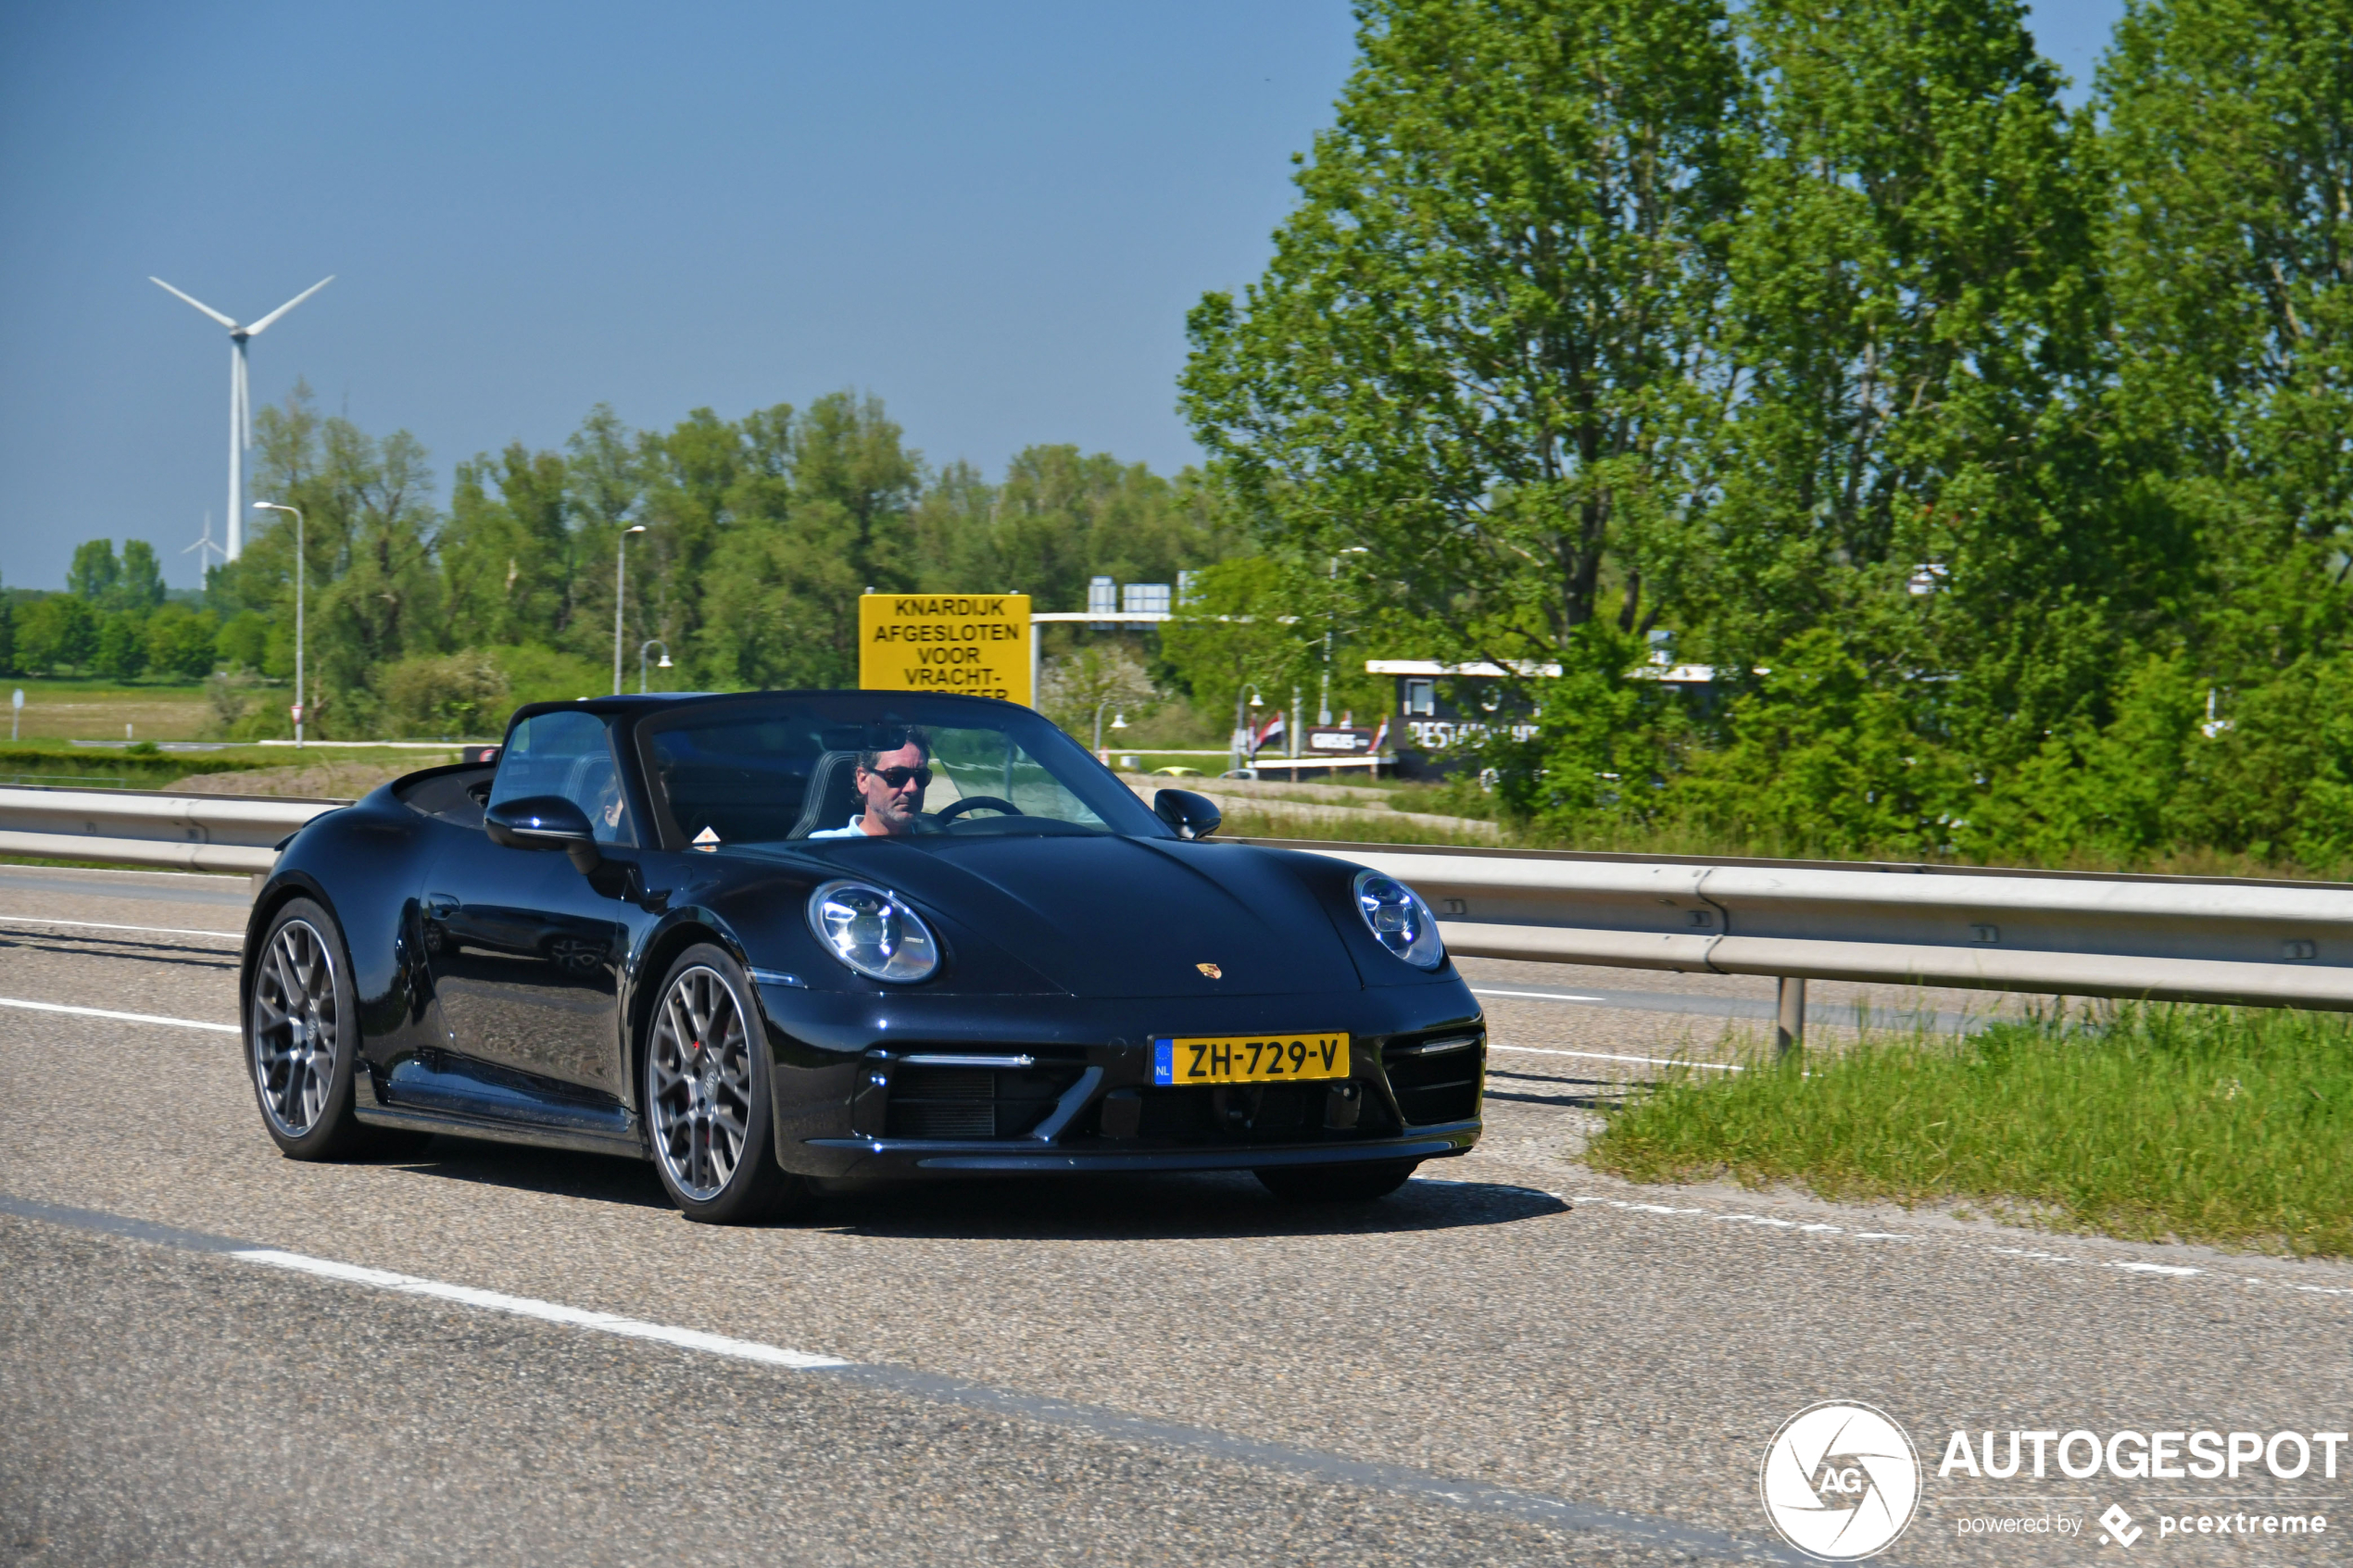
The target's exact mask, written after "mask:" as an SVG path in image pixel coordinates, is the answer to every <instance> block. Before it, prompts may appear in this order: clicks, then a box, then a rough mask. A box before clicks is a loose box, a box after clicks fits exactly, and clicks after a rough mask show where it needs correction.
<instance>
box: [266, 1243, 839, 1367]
mask: <svg viewBox="0 0 2353 1568" xmlns="http://www.w3.org/2000/svg"><path fill="white" fill-rule="evenodd" d="M229 1256H230V1257H232V1258H235V1259H238V1260H240V1261H244V1262H247V1263H260V1264H263V1265H264V1266H266V1267H269V1268H272V1269H288V1270H291V1271H293V1272H294V1273H303V1274H316V1275H318V1276H319V1277H320V1278H321V1279H339V1280H343V1281H345V1282H346V1283H347V1284H351V1285H365V1286H373V1287H374V1288H376V1289H378V1290H395V1291H398V1292H399V1293H400V1294H402V1295H404V1296H429V1297H432V1298H434V1299H435V1300H439V1301H455V1302H457V1303H458V1304H459V1306H463V1307H480V1308H483V1309H484V1310H485V1311H493V1312H506V1313H510V1314H511V1315H512V1316H515V1317H519V1318H537V1319H539V1320H540V1321H541V1322H542V1323H562V1324H565V1325H566V1326H567V1327H571V1328H586V1329H593V1330H595V1331H596V1332H597V1333H598V1334H617V1335H619V1336H622V1337H623V1338H624V1339H650V1340H652V1341H654V1342H655V1343H656V1344H661V1345H674V1346H676V1347H677V1348H680V1349H682V1350H700V1351H703V1352H704V1353H705V1354H707V1355H713V1356H731V1357H733V1358H734V1359H736V1361H760V1362H761V1363H763V1364H765V1365H768V1366H781V1367H792V1368H794V1369H796V1370H798V1371H803V1372H806V1371H810V1370H812V1369H814V1368H817V1367H837V1366H849V1365H850V1364H851V1363H850V1362H849V1361H844V1360H842V1358H840V1357H839V1356H817V1355H812V1354H811V1353H810V1352H808V1351H806V1350H788V1349H786V1348H784V1347H783V1346H781V1345H762V1344H761V1343H760V1342H759V1341H757V1340H753V1339H730V1338H728V1337H727V1336H725V1335H723V1334H705V1333H703V1332H702V1331H701V1330H700V1329H695V1328H673V1327H671V1326H670V1325H669V1324H667V1323H646V1322H643V1321H641V1320H639V1319H636V1318H624V1317H619V1316H616V1315H615V1314H613V1313H611V1312H591V1311H586V1310H585V1309H583V1308H580V1307H567V1306H564V1305H563V1304H562V1303H560V1302H557V1301H541V1300H537V1299H535V1298H532V1297H529V1296H509V1295H507V1294H505V1293H504V1292H502V1291H497V1290H477V1289H475V1288H474V1287H473V1286H468V1285H445V1284H443V1283H442V1282H441V1281H440V1280H435V1279H419V1278H418V1277H417V1276H416V1275H414V1274H396V1273H390V1272H388V1271H386V1270H384V1269H363V1268H361V1267H359V1265H358V1264H356V1263H337V1262H332V1261H329V1260H327V1259H324V1258H312V1257H308V1256H307V1255H306V1254H303V1253H300V1252H279V1251H276V1250H273V1249H271V1248H252V1249H250V1250H246V1251H240V1252H232V1253H230V1254H229Z"/></svg>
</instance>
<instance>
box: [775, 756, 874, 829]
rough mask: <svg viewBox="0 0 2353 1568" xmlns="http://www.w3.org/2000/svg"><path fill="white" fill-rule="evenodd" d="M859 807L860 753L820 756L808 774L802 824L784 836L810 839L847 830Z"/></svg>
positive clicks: (803, 799)
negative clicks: (828, 831)
mask: <svg viewBox="0 0 2353 1568" xmlns="http://www.w3.org/2000/svg"><path fill="white" fill-rule="evenodd" d="M858 806H859V801H858V753H857V752H854V751H827V752H824V753H821V754H820V755H819V757H818V759H817V760H816V761H815V762H814V763H813V764H812V765H811V767H810V770H809V793H808V794H807V795H805V796H803V797H801V806H800V820H799V822H795V823H793V825H792V832H790V833H788V834H786V835H785V836H786V838H807V837H808V836H809V835H810V834H812V833H816V832H819V831H821V830H823V829H825V828H838V827H847V826H849V819H850V816H851V815H852V813H854V812H856V811H857V809H858Z"/></svg>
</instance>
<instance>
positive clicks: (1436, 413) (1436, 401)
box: [1180, 0, 1743, 657]
mask: <svg viewBox="0 0 2353 1568" xmlns="http://www.w3.org/2000/svg"><path fill="white" fill-rule="evenodd" d="M1359 15H1360V17H1361V19H1362V23H1361V27H1360V31H1359V46H1360V50H1361V56H1360V59H1359V63H1358V65H1357V68H1356V70H1355V72H1354V73H1353V75H1352V76H1351V77H1350V79H1349V82H1348V85H1347V87H1346V89H1345V91H1344V92H1343V94H1342V95H1341V98H1340V103H1339V106H1338V118H1337V123H1336V124H1335V126H1334V127H1333V129H1331V130H1330V131H1327V132H1324V133H1323V134H1321V135H1319V136H1318V137H1317V138H1316V142H1315V154H1314V157H1312V158H1311V159H1309V160H1307V161H1306V163H1305V165H1304V167H1302V169H1301V171H1300V173H1299V175H1298V184H1299V188H1300V195H1301V201H1300V205H1299V207H1298V208H1297V210H1296V211H1295V212H1293V214H1292V215H1291V216H1290V218H1289V219H1288V220H1286V221H1285V222H1284V224H1283V226H1282V227H1281V229H1279V230H1278V231H1277V233H1276V236H1275V257H1274V259H1273V261H1272V262H1271V263H1270V264H1269V266H1268V267H1267V270H1266V271H1265V275H1264V276H1263V277H1262V278H1261V279H1260V281H1259V282H1257V283H1256V284H1254V285H1252V288H1251V289H1250V290H1249V291H1248V293H1247V295H1245V297H1244V299H1243V300H1242V301H1240V302H1239V303H1238V302H1237V301H1235V300H1234V299H1233V298H1232V297H1230V296H1229V295H1209V296H1207V297H1206V298H1204V299H1203V300H1202V303H1201V305H1200V306H1199V307H1196V308H1195V309H1194V311H1193V312H1192V314H1191V316H1190V317H1189V323H1188V325H1189V335H1190V337H1191V341H1192V345H1193V354H1192V358H1191V359H1190V361H1189V363H1188V365H1187V367H1186V370H1185V372H1184V374H1183V377H1182V378H1181V382H1180V385H1181V387H1182V389H1183V398H1182V401H1183V407H1184V408H1185V410H1186V412H1187V413H1188V415H1189V417H1190V419H1191V420H1192V422H1193V425H1194V428H1195V430H1196V433H1198V435H1199V437H1200V439H1201V441H1202V445H1204V446H1206V447H1207V448H1208V449H1209V450H1210V451H1211V452H1212V453H1213V454H1214V456H1215V457H1216V458H1218V459H1219V460H1220V462H1221V463H1222V465H1223V466H1224V468H1225V470H1226V471H1227V474H1228V475H1229V476H1230V477H1231V479H1232V482H1233V483H1235V484H1236V486H1237V487H1238V488H1239V492H1240V493H1241V495H1243V497H1244V498H1245V500H1246V501H1247V503H1248V504H1249V505H1250V506H1251V507H1252V508H1253V511H1254V514H1255V517H1256V519H1257V521H1259V523H1260V525H1261V526H1262V527H1264V528H1265V530H1266V531H1267V533H1268V534H1269V536H1270V538H1271V539H1272V540H1274V541H1275V542H1276V543H1277V544H1278V545H1279V546H1282V547H1284V548H1286V549H1289V550H1290V551H1292V552H1294V553H1295V554H1297V555H1299V556H1300V557H1302V558H1315V557H1319V556H1321V555H1323V554H1325V553H1327V552H1328V551H1330V550H1333V549H1338V548H1341V547H1345V546H1365V547H1367V548H1369V549H1370V550H1371V551H1372V552H1373V571H1374V574H1375V575H1377V576H1378V577H1379V578H1381V579H1383V580H1384V581H1386V582H1387V583H1390V584H1391V585H1392V593H1393V595H1394V598H1395V602H1396V604H1397V606H1398V608H1400V610H1401V611H1403V612H1404V613H1406V614H1408V615H1411V616H1413V617H1415V618H1417V619H1418V620H1419V621H1422V622H1424V623H1425V624H1427V625H1428V627H1429V628H1430V631H1431V634H1432V635H1433V636H1434V637H1436V638H1438V639H1439V640H1441V641H1442V642H1443V643H1444V644H1445V645H1447V646H1450V647H1452V648H1453V649H1456V650H1459V651H1463V652H1473V651H1476V652H1478V653H1480V654H1484V655H1487V656H1489V657H1516V656H1522V655H1529V654H1540V653H1549V652H1553V651H1555V650H1557V649H1558V648H1559V647H1560V646H1562V645H1563V643H1564V641H1565V640H1566V639H1567V636H1568V634H1569V633H1571V631H1573V629H1574V628H1576V627H1578V626H1579V625H1581V624H1583V623H1584V622H1586V621H1590V620H1592V618H1593V617H1594V616H1595V615H1596V614H1598V613H1600V612H1601V609H1602V601H1603V598H1604V594H1605V593H1607V594H1614V595H1615V596H1617V615H1618V619H1619V621H1620V622H1621V623H1622V624H1623V625H1625V626H1627V627H1629V628H1641V627H1646V626H1647V625H1648V623H1649V621H1650V619H1651V617H1652V616H1653V615H1654V614H1655V608H1656V603H1657V600H1656V596H1655V589H1654V588H1653V586H1652V579H1653V578H1654V577H1655V576H1657V575H1658V574H1660V573H1662V572H1668V571H1671V570H1672V567H1673V565H1674V564H1675V562H1676V560H1677V558H1678V556H1677V550H1676V541H1677V540H1678V539H1679V537H1680V535H1681V533H1683V532H1684V531H1685V530H1686V529H1687V528H1688V527H1689V526H1690V525H1691V520H1692V517H1693V515H1694V514H1695V513H1697V512H1699V511H1701V510H1703V509H1704V507H1705V501H1706V498H1707V497H1708V496H1709V495H1710V494H1712V492H1713V489H1714V487H1715V484H1716V477H1715V473H1714V468H1713V463H1712V460H1711V455H1710V436H1711V434H1712V432H1713V430H1714V428H1715V425H1716V423H1717V420H1718V418H1719V417H1720V414H1721V412H1722V409H1723V408H1724V404H1725V401H1726V398H1727V396H1728V395H1730V392H1731V391H1732V390H1733V389H1732V388H1730V386H1728V385H1727V384H1725V383H1724V382H1723V379H1722V376H1721V374H1720V360H1719V357H1718V354H1717V352H1716V345H1717V340H1718V338H1719V337H1720V336H1721V334H1722V332H1723V331H1724V327H1725V322H1724V320H1723V308H1724V301H1725V289H1726V281H1725V255H1724V249H1723V245H1722V243H1721V238H1720V236H1721V233H1722V230H1723V226H1724V224H1725V222H1726V220H1728V219H1730V216H1731V215H1732V213H1733V212H1734V210H1735V208H1736V207H1737V203H1738V197H1739V183H1738V181H1737V179H1736V178H1735V168H1734V159H1733V157H1732V153H1733V150H1734V148H1733V144H1734V142H1735V140H1736V138H1737V137H1738V135H1739V133H1740V132H1741V129H1742V124H1743V80H1742V74H1741V70H1740V67H1739V63H1738V59H1737V56H1736V50H1735V46H1734V43H1733V40H1732V38H1731V36H1730V29H1729V23H1728V20H1727V18H1726V16H1725V13H1724V10H1723V8H1722V7H1721V6H1719V5H1718V4H1716V3H1714V0H1367V3H1366V4H1365V5H1364V6H1362V7H1361V8H1360V12H1359Z"/></svg>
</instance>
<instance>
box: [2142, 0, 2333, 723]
mask: <svg viewBox="0 0 2353 1568" xmlns="http://www.w3.org/2000/svg"><path fill="white" fill-rule="evenodd" d="M2097 104H2098V107H2100V109H2101V110H2102V111H2103V113H2104V114H2105V116H2106V119H2107V120H2108V136H2107V138H2106V145H2105V152H2106V157H2107V158H2108V163H2109V165H2110V166H2111V167H2112V169H2113V170H2114V174H2115V182H2116V195H2115V200H2114V203H2113V206H2112V209H2111V211H2112V216H2111V219H2110V221H2109V223H2108V229H2107V245H2106V248H2105V255H2104V257H2103V261H2104V264H2105V266H2106V269H2107V271H2108V277H2109V278H2110V280H2111V283H2112V289H2113V295H2114V299H2115V309H2116V317H2117V324H2116V335H2117V343H2118V351H2119V372H2118V383H2117V392H2116V396H2115V400H2114V401H2115V408H2114V413H2113V416H2112V419H2113V423H2114V425H2115V428H2116V429H2117V430H2118V431H2119V432H2120V433H2129V435H2131V436H2132V437H2133V438H2136V439H2134V440H2133V444H2132V454H2133V464H2134V468H2135V470H2136V471H2137V472H2139V473H2142V474H2145V476H2146V479H2147V491H2148V495H2147V509H2148V510H2149V511H2151V512H2153V513H2156V514H2158V515H2164V514H2167V513H2171V514H2173V515H2175V516H2178V517H2180V518H2181V519H2183V520H2184V521H2185V522H2186V524H2187V525H2188V526H2190V527H2193V528H2195V529H2196V533H2197V537H2198V539H2199V542H2200V545H2201V546H2202V553H2203V557H2204V559H2205V561H2206V563H2207V565H2208V570H2209V571H2211V573H2212V577H2211V580H2210V586H2208V588H2207V589H2206V591H2205V592H2204V593H2203V594H2202V595H2201V596H2200V597H2201V600H2202V601H2203V602H2202V603H2201V605H2200V606H2199V610H2200V613H2198V614H2197V616H2196V627H2195V630H2194V632H2193V633H2192V635H2193V636H2194V637H2195V639H2196V643H2197V645H2198V648H2199V652H2198V655H2197V657H2198V661H2199V662H2200V663H2201V664H2202V665H2203V666H2204V671H2203V672H2204V673H2205V674H2206V676H2207V678H2208V680H2209V681H2210V682H2216V683H2219V684H2224V685H2249V684H2254V683H2255V682H2257V681H2258V680H2259V679H2261V678H2263V676H2264V674H2265V672H2267V671H2269V672H2277V671H2285V670H2287V669H2288V668H2290V667H2291V666H2293V665H2294V664H2296V661H2297V660H2299V659H2306V658H2308V657H2314V656H2318V655H2321V654H2323V653H2324V652H2326V651H2328V650H2332V649H2334V648H2338V647H2342V646H2344V644H2345V640H2346V638H2347V633H2348V630H2353V629H2349V628H2348V626H2347V605H2346V598H2345V595H2344V592H2343V588H2344V584H2345V581H2346V571H2345V568H2344V562H2345V561H2346V560H2347V559H2348V558H2353V554H2348V552H2353V447H2348V445H2347V441H2346V433H2347V431H2348V430H2353V5H2348V4H2347V0H2132V3H2131V4H2129V5H2128V6H2127V8H2126V11H2125V15H2124V18H2123V19H2122V20H2121V21H2120V23H2119V24H2118V28H2117V31H2116V38H2115V43H2114V45H2113V47H2112V48H2111V49H2110V50H2109V52H2108V56H2107V58H2106V60H2105V61H2104V62H2103V64H2102V66H2101V69H2100V77H2099V86H2098V94H2097Z"/></svg>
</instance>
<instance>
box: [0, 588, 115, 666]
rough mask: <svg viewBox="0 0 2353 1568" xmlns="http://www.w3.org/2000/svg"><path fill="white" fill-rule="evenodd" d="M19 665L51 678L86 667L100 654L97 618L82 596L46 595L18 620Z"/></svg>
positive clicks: (87, 601) (37, 600) (34, 602)
mask: <svg viewBox="0 0 2353 1568" xmlns="http://www.w3.org/2000/svg"><path fill="white" fill-rule="evenodd" d="M16 633H17V662H18V664H19V666H20V667H21V668H23V669H24V670H26V671H31V672H32V673H34V674H42V675H50V674H56V673H57V671H61V670H64V669H67V668H69V667H71V668H81V667H83V666H86V665H88V664H89V662H90V661H91V659H92V658H93V657H94V655H95V654H96V653H97V651H98V616H97V612H96V611H95V610H94V609H92V608H90V601H89V600H88V599H86V598H83V597H82V596H81V595H79V594H44V595H42V596H40V597H39V598H37V599H35V600H33V601H32V603H31V606H30V607H28V608H25V609H24V611H23V613H22V615H21V616H19V619H18V621H17V628H16Z"/></svg>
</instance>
